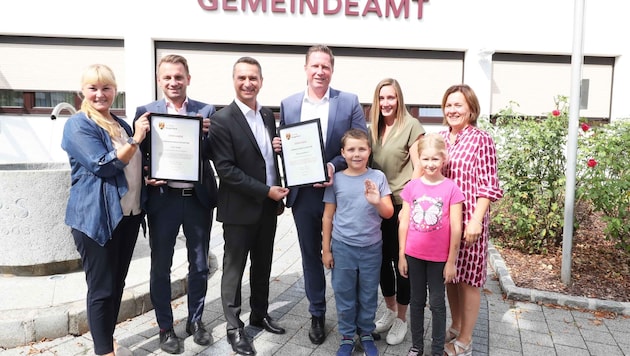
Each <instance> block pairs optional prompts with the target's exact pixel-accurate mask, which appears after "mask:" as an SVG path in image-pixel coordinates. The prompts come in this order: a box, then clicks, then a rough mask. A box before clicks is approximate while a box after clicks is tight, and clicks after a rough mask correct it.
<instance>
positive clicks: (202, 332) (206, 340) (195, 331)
mask: <svg viewBox="0 0 630 356" xmlns="http://www.w3.org/2000/svg"><path fill="white" fill-rule="evenodd" d="M186 332H187V333H188V335H192V337H193V341H195V344H197V345H201V346H207V345H210V334H209V333H208V332H207V331H206V327H205V326H204V325H203V323H202V322H201V320H197V321H194V322H192V323H191V322H188V323H186Z"/></svg>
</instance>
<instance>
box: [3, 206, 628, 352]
mask: <svg viewBox="0 0 630 356" xmlns="http://www.w3.org/2000/svg"><path fill="white" fill-rule="evenodd" d="M179 240H180V241H178V243H177V247H176V248H177V250H176V254H175V259H174V264H173V293H174V294H176V295H177V296H178V297H177V298H176V299H174V300H173V303H172V305H173V309H174V313H175V315H174V316H175V320H176V323H177V324H176V325H175V331H176V333H177V334H178V335H180V336H185V335H186V334H185V331H184V328H185V320H186V313H187V311H186V309H187V308H186V296H185V292H186V284H185V275H186V269H187V263H186V256H185V246H184V243H183V237H181V238H180V239H179ZM211 250H212V253H213V259H212V261H211V265H213V266H214V267H215V268H213V272H212V274H211V276H210V279H209V283H208V294H207V299H206V306H205V312H204V316H203V321H204V322H205V323H206V325H207V326H208V328H209V329H211V332H212V337H213V341H212V343H211V345H210V346H206V347H202V346H199V345H196V344H195V343H194V342H193V340H192V338H191V337H188V338H186V339H185V343H184V347H185V352H184V355H232V354H233V353H232V351H231V348H230V346H229V344H228V343H227V341H226V340H225V336H226V335H225V334H226V331H225V320H224V318H223V315H222V309H221V300H220V292H219V286H220V280H221V271H220V268H216V267H217V266H219V265H220V261H221V260H222V255H223V240H222V228H221V224H220V223H215V225H214V226H213V229H212V239H211ZM490 252H491V259H490V268H489V272H488V273H489V274H490V275H489V277H488V282H487V283H486V286H485V288H484V289H483V292H482V303H481V310H480V314H479V319H478V322H477V325H476V327H475V332H474V340H473V341H474V353H473V354H474V355H479V356H481V355H506V356H509V355H562V356H564V355H566V356H580V355H630V318H628V315H630V307H629V303H610V302H605V301H596V300H591V299H587V298H575V297H568V296H563V295H558V294H554V293H545V292H539V291H535V290H525V289H522V288H517V287H516V286H514V283H513V282H512V281H511V278H509V274H508V273H507V270H506V269H505V265H504V264H503V261H502V260H501V257H500V255H499V254H498V253H497V252H496V250H494V249H491V250H490ZM495 270H496V274H495ZM148 271H149V249H148V242H147V240H146V239H144V238H143V237H140V238H139V240H138V245H137V247H136V251H135V254H134V260H133V262H132V265H131V269H130V273H129V277H128V279H127V288H126V291H125V296H124V301H123V306H122V307H121V319H124V320H123V321H121V322H120V324H119V325H118V327H117V329H116V334H115V336H116V338H117V339H118V341H119V342H120V344H122V345H125V346H128V347H129V348H130V349H131V350H132V351H133V352H134V355H166V353H164V352H162V351H161V350H160V348H159V341H158V328H157V325H156V323H155V316H154V313H153V311H152V310H150V300H149V297H148V276H149V272H148ZM246 273H247V271H246ZM271 275H272V278H271V282H270V287H271V288H270V289H271V294H270V302H271V303H270V314H271V315H272V317H274V318H276V319H278V320H279V321H280V323H281V324H282V325H283V326H284V327H285V328H286V329H287V333H286V334H285V335H274V334H270V333H268V332H265V331H261V330H259V329H256V328H251V327H247V328H246V330H247V332H248V334H249V335H251V336H252V337H253V338H254V346H255V348H256V350H257V352H258V355H278V356H284V355H286V356H296V355H327V356H328V355H334V354H335V351H336V349H337V346H338V342H339V336H338V334H337V330H336V315H335V306H334V305H335V304H334V297H333V293H332V288H330V284H329V288H328V291H327V296H328V301H329V303H328V308H329V312H328V313H327V320H326V329H327V332H328V338H327V339H326V342H325V343H324V344H322V345H319V346H316V345H313V344H311V343H310V341H309V339H308V330H309V327H310V315H309V314H308V310H307V306H308V303H307V300H306V297H305V295H304V284H303V279H302V267H301V261H300V252H299V246H298V243H297V237H296V232H295V227H294V225H293V218H292V216H291V213H290V209H287V210H286V212H285V213H284V214H283V215H282V216H280V217H279V221H278V232H277V236H276V243H275V252H274V263H273V268H272V272H271ZM247 278H248V276H247V275H246V276H245V278H244V283H243V296H244V298H245V299H244V300H243V307H244V308H243V315H242V319H243V320H244V321H245V322H246V323H247V320H248V317H249V307H248V304H249V300H248V297H249V286H248V282H247ZM502 288H503V290H505V292H504V291H503V290H502ZM0 291H1V292H0V355H2V356H9V355H34V354H37V355H62V356H66V355H91V354H93V350H92V341H91V338H90V334H89V333H85V334H82V335H79V336H72V335H67V334H68V333H73V334H79V333H81V331H83V330H85V329H86V328H87V326H86V325H85V321H84V319H85V305H84V303H85V302H84V297H85V292H86V287H85V280H84V275H83V273H82V272H77V273H69V274H65V275H59V276H50V277H14V276H6V275H5V276H0ZM504 293H506V294H508V295H510V297H511V298H516V299H525V300H529V301H533V302H526V301H523V302H521V301H511V300H506V299H505V298H504ZM380 303H381V304H380V306H379V313H378V315H380V312H382V311H383V309H384V304H383V303H382V299H381V300H380ZM551 304H559V305H571V306H577V307H580V308H592V309H595V308H599V309H604V310H613V311H616V312H617V313H620V314H624V313H625V315H626V316H625V317H624V316H618V317H616V318H614V319H606V318H602V317H599V316H598V314H596V313H592V312H589V311H586V310H584V309H570V308H566V307H558V306H554V305H551ZM425 325H426V335H425V340H426V341H425V346H426V348H425V351H426V352H428V351H429V350H430V348H429V346H430V335H431V328H430V325H431V323H430V312H429V311H428V309H427V311H426V318H425ZM410 340H411V336H410V333H408V334H407V336H406V338H405V341H404V342H403V343H402V344H400V345H396V346H389V345H387V344H386V343H385V341H384V340H381V341H377V346H378V347H379V350H380V351H381V355H406V352H407V350H408V348H409V346H410V342H411V341H410ZM29 341H33V342H30V344H28V345H27V346H16V345H19V344H21V345H24V344H27V343H28V342H29ZM355 355H361V353H360V352H358V351H357V352H355Z"/></svg>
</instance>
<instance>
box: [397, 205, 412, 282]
mask: <svg viewBox="0 0 630 356" xmlns="http://www.w3.org/2000/svg"><path fill="white" fill-rule="evenodd" d="M410 209H411V208H410V207H409V203H407V202H406V201H403V205H402V210H400V214H398V218H399V220H400V221H399V223H398V272H400V275H401V276H403V277H405V278H407V277H408V276H407V257H405V247H406V245H407V232H408V231H409V211H410Z"/></svg>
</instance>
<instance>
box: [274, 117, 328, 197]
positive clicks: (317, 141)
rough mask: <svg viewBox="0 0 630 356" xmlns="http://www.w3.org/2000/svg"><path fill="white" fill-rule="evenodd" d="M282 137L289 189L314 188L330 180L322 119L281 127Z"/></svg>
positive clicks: (285, 179)
mask: <svg viewBox="0 0 630 356" xmlns="http://www.w3.org/2000/svg"><path fill="white" fill-rule="evenodd" d="M278 136H280V140H281V142H282V167H283V169H284V181H285V186H286V187H288V188H289V187H301V186H311V185H313V184H316V183H324V182H326V181H328V169H327V167H326V160H325V159H324V140H323V139H322V130H321V124H320V122H319V119H313V120H308V121H303V122H299V123H295V124H290V125H285V126H280V127H279V128H278Z"/></svg>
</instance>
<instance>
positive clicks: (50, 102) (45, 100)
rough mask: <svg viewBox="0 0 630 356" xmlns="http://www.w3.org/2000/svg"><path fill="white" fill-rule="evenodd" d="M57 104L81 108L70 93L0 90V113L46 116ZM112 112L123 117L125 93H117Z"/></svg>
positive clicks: (76, 97) (79, 102)
mask: <svg viewBox="0 0 630 356" xmlns="http://www.w3.org/2000/svg"><path fill="white" fill-rule="evenodd" d="M59 103H69V104H71V105H73V106H74V107H75V108H77V110H78V109H79V108H80V107H81V98H80V97H79V94H78V93H77V92H71V91H15V90H8V89H0V113H7V114H43V115H48V114H50V113H51V112H52V109H53V108H54V107H55V106H56V105H57V104H59ZM112 112H113V113H114V114H116V115H118V116H124V115H125V93H124V92H118V95H117V96H116V99H115V100H114V103H113V104H112Z"/></svg>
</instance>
